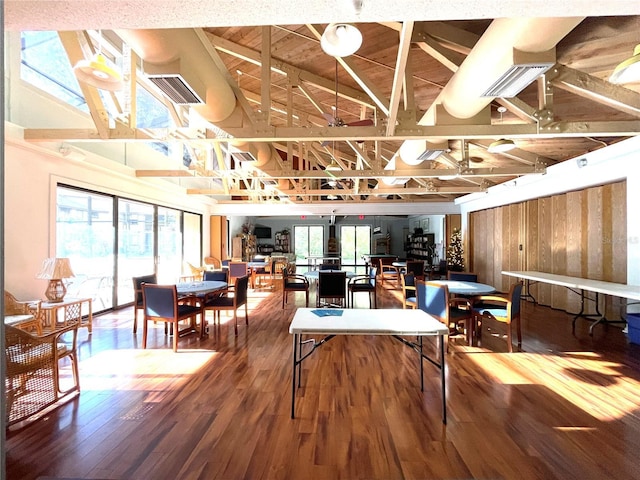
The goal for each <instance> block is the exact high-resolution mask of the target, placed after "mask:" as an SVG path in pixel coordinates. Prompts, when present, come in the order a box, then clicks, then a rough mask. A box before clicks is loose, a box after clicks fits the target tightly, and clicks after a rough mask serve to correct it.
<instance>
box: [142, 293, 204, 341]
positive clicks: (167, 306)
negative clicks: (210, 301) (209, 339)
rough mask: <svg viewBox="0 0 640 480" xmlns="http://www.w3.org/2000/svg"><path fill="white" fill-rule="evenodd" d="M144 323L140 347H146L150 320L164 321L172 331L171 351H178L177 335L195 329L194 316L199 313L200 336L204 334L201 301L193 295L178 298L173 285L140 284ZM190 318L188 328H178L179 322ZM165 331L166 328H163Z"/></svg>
mask: <svg viewBox="0 0 640 480" xmlns="http://www.w3.org/2000/svg"><path fill="white" fill-rule="evenodd" d="M142 298H143V305H144V306H143V311H144V324H143V328H142V348H147V330H148V324H149V322H150V321H154V322H165V323H166V324H168V325H171V327H172V332H173V351H174V352H177V351H178V337H180V335H183V334H185V333H187V332H191V331H194V330H196V317H197V316H198V315H200V337H203V336H204V329H205V324H206V322H205V318H204V312H203V309H202V303H200V302H197V301H196V300H197V298H196V297H195V296H190V297H182V298H178V290H177V288H176V286H175V285H154V284H150V283H143V284H142ZM187 319H189V320H190V322H189V323H190V325H189V327H188V328H184V329H182V330H180V322H181V321H183V320H187ZM165 333H166V330H165Z"/></svg>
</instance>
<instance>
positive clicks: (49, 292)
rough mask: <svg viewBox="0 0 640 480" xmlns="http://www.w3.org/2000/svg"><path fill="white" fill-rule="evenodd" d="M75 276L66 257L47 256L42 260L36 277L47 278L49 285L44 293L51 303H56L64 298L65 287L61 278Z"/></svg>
mask: <svg viewBox="0 0 640 480" xmlns="http://www.w3.org/2000/svg"><path fill="white" fill-rule="evenodd" d="M71 277H75V275H74V274H73V270H71V262H69V259H68V258H47V259H46V260H45V261H44V262H42V268H41V269H40V273H38V275H36V278H43V279H45V280H49V285H48V286H47V289H46V290H45V292H44V294H45V296H46V297H47V300H49V302H51V303H58V302H62V300H64V296H65V294H66V293H67V288H66V287H65V286H64V282H63V281H62V279H63V278H71Z"/></svg>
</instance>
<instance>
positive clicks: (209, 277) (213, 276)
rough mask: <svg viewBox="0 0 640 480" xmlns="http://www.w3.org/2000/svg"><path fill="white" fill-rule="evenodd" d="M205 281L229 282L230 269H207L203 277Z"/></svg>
mask: <svg viewBox="0 0 640 480" xmlns="http://www.w3.org/2000/svg"><path fill="white" fill-rule="evenodd" d="M202 280H203V281H205V282H228V281H229V270H214V271H206V272H204V275H203V277H202Z"/></svg>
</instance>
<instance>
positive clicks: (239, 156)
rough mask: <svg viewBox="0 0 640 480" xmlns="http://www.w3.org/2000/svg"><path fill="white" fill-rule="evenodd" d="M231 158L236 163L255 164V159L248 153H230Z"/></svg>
mask: <svg viewBox="0 0 640 480" xmlns="http://www.w3.org/2000/svg"><path fill="white" fill-rule="evenodd" d="M231 158H233V159H234V160H235V161H236V162H255V161H257V159H256V157H254V156H253V154H252V153H250V152H231Z"/></svg>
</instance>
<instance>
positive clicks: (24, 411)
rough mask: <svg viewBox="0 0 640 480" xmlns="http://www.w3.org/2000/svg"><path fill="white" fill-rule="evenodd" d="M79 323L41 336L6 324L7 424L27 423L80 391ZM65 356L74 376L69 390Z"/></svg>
mask: <svg viewBox="0 0 640 480" xmlns="http://www.w3.org/2000/svg"><path fill="white" fill-rule="evenodd" d="M78 326H79V323H74V324H72V325H68V326H66V327H64V328H60V329H57V330H53V331H51V332H50V333H48V334H47V335H44V336H41V337H40V336H36V335H32V334H31V333H29V332H26V331H24V330H22V329H20V328H16V327H13V326H11V325H5V357H6V362H7V374H6V377H5V387H6V388H5V389H6V395H7V426H11V425H15V424H16V423H19V422H23V421H25V420H27V419H29V418H30V417H33V416H34V415H36V414H38V413H40V412H42V411H43V410H45V409H48V408H49V407H51V406H53V405H54V404H56V403H57V402H58V401H59V400H61V399H63V398H67V397H68V398H71V394H74V393H76V392H80V377H79V370H78V356H77V338H78ZM65 334H67V335H65ZM63 335H65V337H64V338H63ZM67 337H68V338H67ZM64 358H68V359H69V360H70V361H71V370H72V377H73V378H72V384H71V386H70V387H69V388H65V389H63V388H62V385H61V382H60V371H59V367H60V361H61V360H62V359H64Z"/></svg>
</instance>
